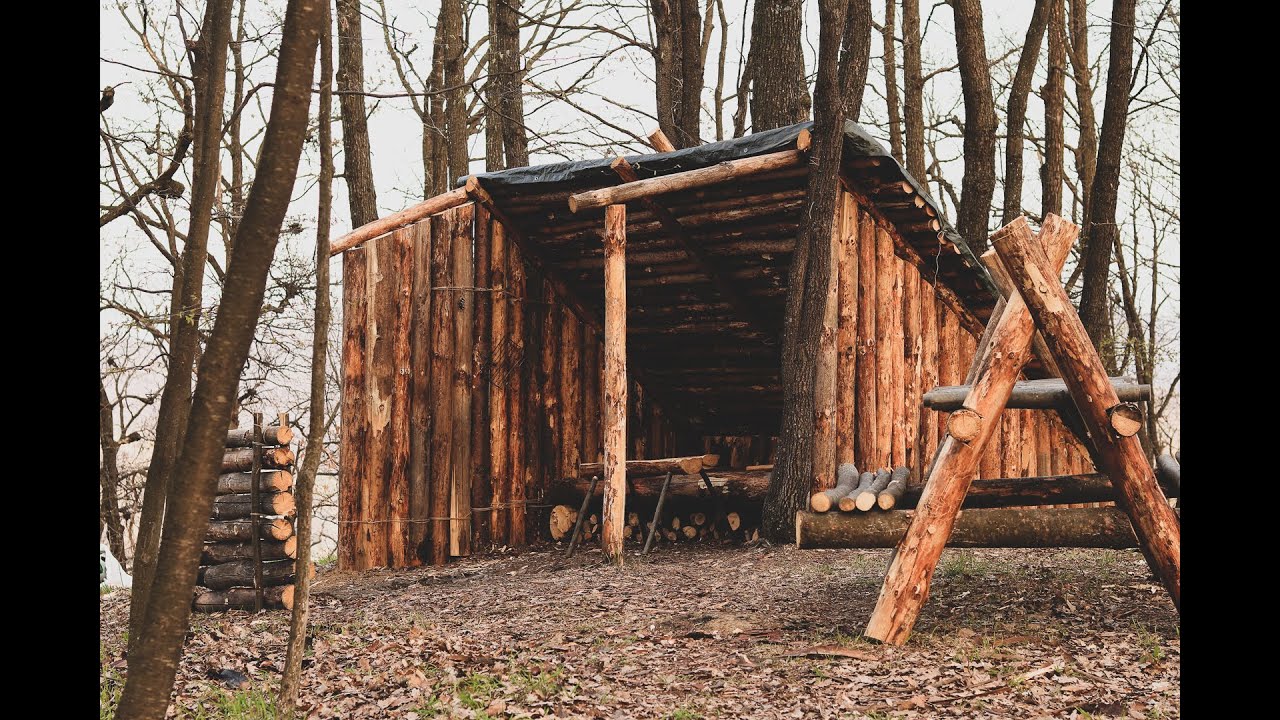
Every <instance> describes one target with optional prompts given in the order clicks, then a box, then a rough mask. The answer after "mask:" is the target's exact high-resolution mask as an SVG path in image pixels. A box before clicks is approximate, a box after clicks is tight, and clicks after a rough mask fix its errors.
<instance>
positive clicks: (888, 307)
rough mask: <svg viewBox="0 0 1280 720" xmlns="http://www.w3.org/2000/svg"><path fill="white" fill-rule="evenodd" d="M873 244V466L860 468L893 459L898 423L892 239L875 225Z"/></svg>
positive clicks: (868, 460) (868, 462)
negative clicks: (894, 369)
mask: <svg viewBox="0 0 1280 720" xmlns="http://www.w3.org/2000/svg"><path fill="white" fill-rule="evenodd" d="M875 243H876V274H875V282H876V303H875V310H876V378H875V385H874V388H875V394H876V454H875V457H874V462H873V461H872V459H871V458H861V459H860V460H861V464H862V465H863V466H864V467H872V468H875V467H884V466H886V465H889V464H890V463H891V460H892V458H893V433H894V430H895V429H896V427H895V425H894V423H895V421H896V420H897V419H898V418H897V416H896V415H895V414H894V408H895V405H894V392H893V367H894V363H895V360H894V355H897V356H898V360H897V362H898V363H899V364H900V363H901V362H902V360H901V356H902V344H901V343H898V344H897V346H896V347H895V345H894V341H895V340H897V339H898V335H899V333H901V332H902V328H901V327H898V328H896V329H895V328H894V323H893V321H894V318H895V315H894V312H893V306H894V303H896V302H897V301H898V300H899V299H900V298H899V297H898V296H897V295H895V294H894V289H895V286H896V282H895V280H896V275H897V274H896V269H897V267H896V266H897V264H898V259H897V258H896V257H894V255H893V239H892V238H891V237H889V233H888V232H887V231H886V230H885V229H884V228H882V227H880V226H879V225H878V224H877V226H876V229H875ZM896 317H900V315H899V316H896Z"/></svg>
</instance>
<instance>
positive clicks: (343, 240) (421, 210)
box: [329, 188, 471, 257]
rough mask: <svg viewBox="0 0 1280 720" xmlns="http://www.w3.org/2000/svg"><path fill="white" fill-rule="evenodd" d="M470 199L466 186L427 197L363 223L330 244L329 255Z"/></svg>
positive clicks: (344, 250) (356, 245)
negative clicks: (402, 208) (397, 210)
mask: <svg viewBox="0 0 1280 720" xmlns="http://www.w3.org/2000/svg"><path fill="white" fill-rule="evenodd" d="M470 200H471V198H470V197H468V195H467V192H466V189H465V188H454V189H453V190H450V191H449V192H446V193H441V194H439V195H436V196H434V197H430V198H427V199H426V200H423V201H422V202H420V203H418V204H417V205H413V206H410V207H407V208H405V209H404V210H401V211H400V212H398V213H395V214H392V215H388V216H386V217H384V218H378V219H377V220H374V221H373V222H371V223H366V224H364V225H361V226H360V227H358V228H356V229H355V230H352V231H351V232H349V233H347V234H346V235H343V236H342V237H340V238H338V239H337V240H334V241H333V243H332V244H331V245H329V257H333V256H334V255H337V254H339V253H343V252H346V251H348V250H350V249H351V248H353V247H358V246H359V245H361V244H363V243H365V242H367V241H369V240H372V239H374V238H376V237H378V236H380V235H386V234H387V233H389V232H391V231H393V230H399V229H400V228H402V227H407V226H409V225H412V224H414V223H416V222H418V221H419V220H422V219H423V218H426V217H429V216H431V215H435V214H437V213H442V212H444V211H445V210H450V209H452V208H456V207H458V206H459V205H462V204H464V203H467V202H470Z"/></svg>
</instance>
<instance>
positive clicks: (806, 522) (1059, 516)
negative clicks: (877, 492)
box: [796, 508, 1137, 549]
mask: <svg viewBox="0 0 1280 720" xmlns="http://www.w3.org/2000/svg"><path fill="white" fill-rule="evenodd" d="M911 517H912V513H911V511H907V510H890V511H887V512H870V513H809V512H802V513H799V514H798V517H797V518H796V545H797V546H798V547H799V548H801V549H812V548H891V547H896V546H897V545H898V543H899V541H900V540H901V539H902V537H903V535H904V534H905V533H906V530H907V527H908V526H909V525H910V523H911ZM947 547H953V548H978V547H983V548H994V547H999V548H1053V547H1078V548H1115V549H1123V548H1132V547H1137V539H1136V538H1135V537H1134V535H1133V528H1132V527H1131V526H1130V525H1129V519H1128V518H1127V517H1125V514H1124V513H1123V512H1121V511H1120V510H1117V509H1115V508H1081V509H1074V508H1071V509H1068V508H1053V509H1047V508H1035V509H1023V508H991V509H983V510H965V511H963V512H961V513H960V514H959V516H958V517H957V518H956V522H955V528H954V529H953V530H952V531H951V539H950V540H949V541H948V542H947Z"/></svg>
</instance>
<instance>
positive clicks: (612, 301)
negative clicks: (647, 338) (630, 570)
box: [600, 205, 627, 565]
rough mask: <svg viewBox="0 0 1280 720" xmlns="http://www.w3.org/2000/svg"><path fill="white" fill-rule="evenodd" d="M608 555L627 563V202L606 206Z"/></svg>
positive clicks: (603, 536) (604, 535)
mask: <svg viewBox="0 0 1280 720" xmlns="http://www.w3.org/2000/svg"><path fill="white" fill-rule="evenodd" d="M603 410H604V412H603V413H601V421H602V423H603V425H604V507H603V509H602V511H601V515H602V516H603V517H602V522H603V528H602V530H601V532H600V543H601V548H602V549H603V550H604V556H605V558H606V559H607V560H610V561H612V562H614V563H617V564H619V565H621V564H622V529H623V527H624V526H625V524H626V514H625V507H626V494H627V486H626V474H627V206H626V205H609V206H608V207H606V208H605V210H604V408H603Z"/></svg>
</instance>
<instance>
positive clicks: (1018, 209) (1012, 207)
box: [1000, 0, 1060, 225]
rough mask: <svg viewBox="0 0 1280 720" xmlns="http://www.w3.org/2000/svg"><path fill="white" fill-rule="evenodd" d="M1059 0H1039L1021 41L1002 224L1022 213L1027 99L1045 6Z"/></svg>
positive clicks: (1007, 138)
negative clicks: (1024, 36) (1023, 137)
mask: <svg viewBox="0 0 1280 720" xmlns="http://www.w3.org/2000/svg"><path fill="white" fill-rule="evenodd" d="M1056 2H1060V0H1036V7H1035V10H1034V11H1033V12H1032V13H1031V24H1030V25H1028V26H1027V39H1026V41H1025V42H1023V44H1022V55H1021V56H1020V57H1019V58H1018V71H1017V72H1016V73H1014V76H1013V86H1012V87H1010V88H1009V112H1008V120H1007V124H1008V129H1007V131H1006V133H1005V145H1004V216H1003V218H1002V219H1001V220H1000V224H1001V225H1008V224H1009V223H1011V222H1013V219H1014V218H1016V217H1018V216H1019V215H1021V214H1022V132H1023V125H1025V124H1026V120H1027V98H1028V96H1030V95H1031V76H1032V75H1034V74H1035V71H1036V63H1037V62H1038V61H1039V59H1040V41H1041V40H1043V39H1044V28H1045V18H1046V15H1047V14H1048V11H1047V9H1046V7H1045V6H1046V5H1052V4H1054V3H1056Z"/></svg>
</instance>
